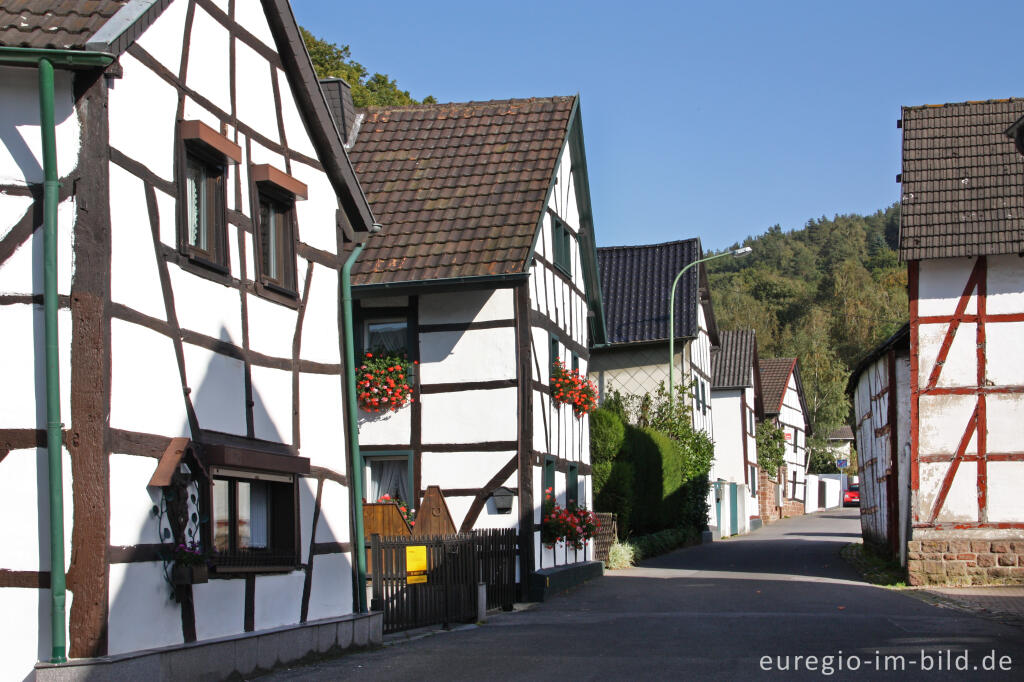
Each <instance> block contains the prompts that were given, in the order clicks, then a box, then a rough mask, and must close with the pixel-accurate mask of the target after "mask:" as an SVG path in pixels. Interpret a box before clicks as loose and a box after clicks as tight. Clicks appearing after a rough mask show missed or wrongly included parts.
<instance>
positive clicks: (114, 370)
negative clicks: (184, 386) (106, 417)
mask: <svg viewBox="0 0 1024 682" xmlns="http://www.w3.org/2000/svg"><path fill="white" fill-rule="evenodd" d="M110 347H111V351H110V355H111V361H110V367H111V371H110V374H111V382H110V426H111V427H113V428H115V429H125V430H127V431H141V432H143V433H153V434H160V435H163V436H170V437H174V436H189V435H190V434H189V426H188V419H187V416H186V414H185V402H184V397H183V395H182V391H181V375H180V374H179V373H178V362H177V360H176V358H175V355H174V346H173V344H172V343H171V340H170V339H169V338H167V337H166V336H164V335H163V334H159V333H157V332H154V331H151V330H149V329H146V328H145V327H140V326H138V325H135V324H132V323H130V322H124V321H122V320H117V319H115V320H111V323H110Z"/></svg>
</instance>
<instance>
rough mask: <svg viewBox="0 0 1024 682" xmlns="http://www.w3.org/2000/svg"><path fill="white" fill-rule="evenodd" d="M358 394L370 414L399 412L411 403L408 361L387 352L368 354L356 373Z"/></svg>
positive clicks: (360, 403)
mask: <svg viewBox="0 0 1024 682" xmlns="http://www.w3.org/2000/svg"><path fill="white" fill-rule="evenodd" d="M413 364H417V363H413ZM356 393H357V396H356V397H357V398H358V402H359V407H360V408H362V409H363V410H366V411H367V412H396V411H397V410H399V409H400V408H402V407H403V406H405V405H407V404H408V403H411V402H412V400H413V397H412V386H411V385H410V384H409V359H408V358H406V356H405V355H404V354H402V355H398V354H395V353H389V352H388V351H377V352H371V353H366V355H365V357H364V358H363V364H362V365H360V366H359V369H358V370H356Z"/></svg>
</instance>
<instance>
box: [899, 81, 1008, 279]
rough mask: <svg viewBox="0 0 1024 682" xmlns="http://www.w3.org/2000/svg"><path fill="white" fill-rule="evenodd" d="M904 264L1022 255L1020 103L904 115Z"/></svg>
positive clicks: (914, 110)
mask: <svg viewBox="0 0 1024 682" xmlns="http://www.w3.org/2000/svg"><path fill="white" fill-rule="evenodd" d="M902 115H903V119H902V126H903V173H902V183H903V188H902V200H901V205H902V218H901V224H900V245H899V255H900V258H901V259H902V260H905V261H910V260H919V259H922V258H954V257H962V256H977V255H991V254H1007V253H1021V252H1024V158H1022V157H1021V155H1020V154H1019V153H1018V152H1017V150H1016V149H1015V148H1014V143H1013V140H1011V139H1009V138H1008V137H1007V136H1006V135H1005V134H1004V133H1005V132H1006V130H1007V128H1008V127H1010V126H1011V125H1012V124H1013V123H1014V122H1015V121H1017V120H1018V119H1019V118H1020V117H1021V116H1022V115H1024V100H1022V99H1009V100H998V101H988V102H964V103H961V104H943V105H941V106H921V107H904V108H903V114H902Z"/></svg>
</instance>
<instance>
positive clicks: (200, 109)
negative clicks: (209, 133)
mask: <svg viewBox="0 0 1024 682" xmlns="http://www.w3.org/2000/svg"><path fill="white" fill-rule="evenodd" d="M190 54H194V52H193V53H190ZM188 77H189V79H192V78H193V75H192V71H191V68H190V70H189V73H188ZM226 93H227V90H225V94H226ZM184 114H185V120H186V121H202V122H203V123H205V124H206V125H208V126H210V127H211V128H213V129H214V130H216V131H217V132H221V120H220V118H219V117H218V116H217V115H216V114H215V113H213V112H212V111H211V110H210V109H208V108H206V107H204V106H203V105H202V104H199V102H197V101H196V100H195V99H193V98H192V97H189V96H187V95H186V96H185V112H184ZM226 137H229V138H230V134H228V135H226ZM236 169H237V166H236V165H235V164H229V165H228V168H227V171H228V185H227V187H228V194H229V195H233V194H234V191H233V189H234V186H235V185H234V178H233V177H232V173H234V172H235V171H236Z"/></svg>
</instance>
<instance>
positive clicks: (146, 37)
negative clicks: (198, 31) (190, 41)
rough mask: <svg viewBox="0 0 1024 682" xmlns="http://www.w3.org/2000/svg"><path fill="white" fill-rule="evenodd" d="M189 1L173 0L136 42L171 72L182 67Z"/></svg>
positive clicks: (175, 71) (176, 71)
mask: <svg viewBox="0 0 1024 682" xmlns="http://www.w3.org/2000/svg"><path fill="white" fill-rule="evenodd" d="M187 10H188V3H187V2H181V1H179V2H172V3H171V4H170V6H168V7H167V9H165V10H164V11H163V12H161V13H160V16H159V17H157V19H156V21H154V22H153V23H152V24H150V26H149V28H148V29H146V31H145V32H144V33H143V34H142V35H141V36H139V37H138V38H136V40H135V42H136V43H137V44H138V45H139V46H140V47H141V48H142V49H144V50H145V51H146V52H148V53H149V54H150V55H152V56H153V57H154V58H155V59H156V60H157V61H158V62H160V63H161V64H163V65H164V66H165V67H166V68H167V70H169V71H170V72H171V73H178V69H179V68H180V67H181V49H182V44H183V41H182V36H183V35H184V33H185V14H186V13H187Z"/></svg>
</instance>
